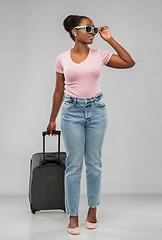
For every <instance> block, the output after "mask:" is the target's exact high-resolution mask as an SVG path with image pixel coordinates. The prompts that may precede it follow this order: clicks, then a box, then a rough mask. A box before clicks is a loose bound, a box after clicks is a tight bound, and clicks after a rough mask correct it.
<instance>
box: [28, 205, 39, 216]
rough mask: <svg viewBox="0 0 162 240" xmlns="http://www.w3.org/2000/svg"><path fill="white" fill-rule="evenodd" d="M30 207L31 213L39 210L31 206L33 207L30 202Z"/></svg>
mask: <svg viewBox="0 0 162 240" xmlns="http://www.w3.org/2000/svg"><path fill="white" fill-rule="evenodd" d="M30 208H31V212H32V213H33V214H35V213H36V212H37V211H39V210H36V209H35V208H33V207H32V204H30Z"/></svg>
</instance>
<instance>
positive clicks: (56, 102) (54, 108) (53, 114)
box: [50, 91, 64, 122]
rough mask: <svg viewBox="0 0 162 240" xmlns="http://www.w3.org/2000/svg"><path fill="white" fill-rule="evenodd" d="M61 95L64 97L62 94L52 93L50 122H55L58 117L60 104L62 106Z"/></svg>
mask: <svg viewBox="0 0 162 240" xmlns="http://www.w3.org/2000/svg"><path fill="white" fill-rule="evenodd" d="M63 95H64V93H63V92H62V93H60V92H57V91H54V94H53V105H52V112H51V117H50V122H54V121H55V120H56V117H57V115H58V112H59V110H60V107H61V104H62V100H63Z"/></svg>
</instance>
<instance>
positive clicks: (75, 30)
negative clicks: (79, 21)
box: [71, 28, 77, 37]
mask: <svg viewBox="0 0 162 240" xmlns="http://www.w3.org/2000/svg"><path fill="white" fill-rule="evenodd" d="M71 32H72V34H73V35H74V36H75V37H76V35H77V29H74V28H73V29H72V30H71Z"/></svg>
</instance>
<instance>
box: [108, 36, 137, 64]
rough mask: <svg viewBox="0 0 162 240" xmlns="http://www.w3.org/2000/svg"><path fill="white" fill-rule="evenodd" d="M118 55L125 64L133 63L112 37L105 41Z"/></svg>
mask: <svg viewBox="0 0 162 240" xmlns="http://www.w3.org/2000/svg"><path fill="white" fill-rule="evenodd" d="M107 42H108V43H109V44H110V45H111V46H112V47H113V48H114V49H115V51H116V52H117V53H118V55H119V56H120V57H121V58H122V59H123V60H124V61H125V62H127V63H131V62H133V63H135V62H134V61H133V59H132V58H131V56H130V54H129V53H128V52H127V51H126V50H125V49H124V48H123V47H122V46H121V45H120V44H119V43H118V42H116V41H115V39H114V38H113V37H111V38H110V39H109V40H108V41H107Z"/></svg>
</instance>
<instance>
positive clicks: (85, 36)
mask: <svg viewBox="0 0 162 240" xmlns="http://www.w3.org/2000/svg"><path fill="white" fill-rule="evenodd" d="M87 25H88V26H91V27H95V26H94V23H93V21H92V20H91V19H89V18H83V19H82V21H81V23H80V24H79V25H78V26H87ZM72 33H73V34H74V36H75V35H76V37H75V41H80V42H82V43H85V44H91V43H93V39H94V37H95V33H94V32H93V30H92V31H91V32H90V33H87V32H86V30H85V28H80V29H73V30H72Z"/></svg>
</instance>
